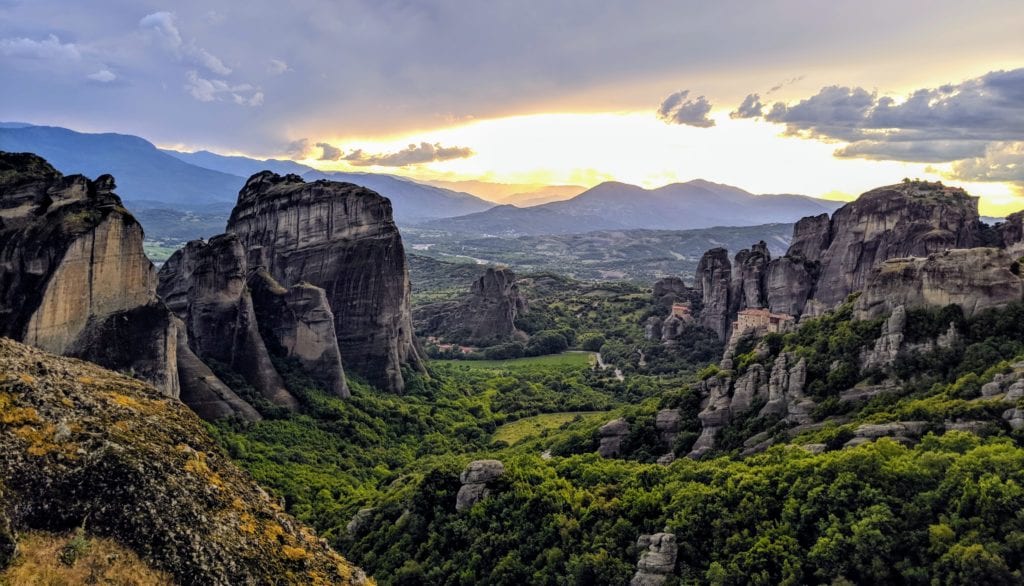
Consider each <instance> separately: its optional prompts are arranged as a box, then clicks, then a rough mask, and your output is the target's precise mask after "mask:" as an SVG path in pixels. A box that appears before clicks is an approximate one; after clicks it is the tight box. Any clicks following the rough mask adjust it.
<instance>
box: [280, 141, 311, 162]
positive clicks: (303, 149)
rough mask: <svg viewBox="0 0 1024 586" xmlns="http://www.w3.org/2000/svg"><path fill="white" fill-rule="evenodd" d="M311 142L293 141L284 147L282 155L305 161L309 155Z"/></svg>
mask: <svg viewBox="0 0 1024 586" xmlns="http://www.w3.org/2000/svg"><path fill="white" fill-rule="evenodd" d="M311 145H312V141H310V140H309V139H308V138H300V139H297V140H293V141H291V142H290V143H288V144H287V145H285V147H284V154H285V155H287V156H288V158H291V159H305V158H306V155H307V154H308V153H309V151H310V149H311V148H312V147H311Z"/></svg>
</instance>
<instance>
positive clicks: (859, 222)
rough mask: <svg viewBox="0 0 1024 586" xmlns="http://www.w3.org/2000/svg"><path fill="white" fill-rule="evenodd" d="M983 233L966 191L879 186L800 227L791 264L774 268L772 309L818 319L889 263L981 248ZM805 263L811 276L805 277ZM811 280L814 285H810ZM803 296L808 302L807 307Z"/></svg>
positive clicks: (911, 184) (924, 185)
mask: <svg viewBox="0 0 1024 586" xmlns="http://www.w3.org/2000/svg"><path fill="white" fill-rule="evenodd" d="M979 228H980V221H979V218H978V201H977V198H975V197H971V196H969V195H967V193H966V192H964V191H963V190H962V189H959V188H953V187H944V186H943V185H941V184H938V183H927V182H906V183H901V184H897V185H890V186H887V187H880V188H878V189H873V190H871V191H868V192H867V193H864V194H862V195H861V196H860V197H859V198H857V200H856V201H853V202H850V203H848V204H846V205H845V206H843V207H841V208H839V210H837V211H836V213H835V214H833V215H832V218H831V219H830V220H829V221H828V223H827V225H826V223H825V221H824V217H823V216H818V217H815V218H804V219H803V220H801V221H800V222H798V223H797V225H796V227H795V228H794V234H793V243H792V244H791V246H790V249H789V250H788V251H787V253H786V257H787V258H789V259H790V260H789V262H788V263H787V265H788V266H786V267H783V268H775V267H773V268H772V269H770V273H772V275H771V276H770V277H769V281H770V282H771V284H772V286H770V287H769V289H770V290H771V291H773V293H774V296H772V295H770V296H769V300H768V301H769V306H770V307H772V308H778V309H779V310H784V309H785V308H793V309H799V310H800V312H799V313H800V314H811V315H816V314H818V313H821V312H822V311H825V310H828V309H831V308H833V307H835V306H836V305H838V304H839V303H841V302H843V301H844V300H845V299H846V297H847V296H849V295H850V294H851V293H853V292H856V291H860V290H861V289H863V288H864V286H865V285H866V284H867V281H868V278H869V276H870V275H871V274H872V272H873V270H874V269H875V268H876V267H877V266H879V265H880V264H881V263H882V262H884V261H886V260H889V259H891V258H901V257H909V256H927V255H929V254H931V253H934V252H942V251H944V250H946V249H950V248H971V247H973V246H977V245H979V244H980V236H979ZM801 266H802V267H803V268H804V270H805V272H807V276H798V275H799V271H800V267H801ZM776 273H778V274H776ZM783 274H786V275H788V277H789V278H788V279H787V278H785V277H783V276H782V275H783ZM794 277H795V278H794ZM787 282H788V283H790V286H789V287H788V288H782V285H783V284H785V283H787ZM806 282H813V285H812V286H811V287H810V288H805V287H804V286H803V283H806ZM801 297H806V299H807V303H806V304H805V305H804V306H802V307H801V306H800V302H799V300H800V298H801Z"/></svg>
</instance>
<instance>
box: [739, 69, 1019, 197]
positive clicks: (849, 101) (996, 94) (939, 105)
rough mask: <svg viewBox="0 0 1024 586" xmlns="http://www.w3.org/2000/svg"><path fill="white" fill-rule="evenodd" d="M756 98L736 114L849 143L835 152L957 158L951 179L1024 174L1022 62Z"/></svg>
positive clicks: (877, 157) (1003, 178) (921, 158)
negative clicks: (909, 87)
mask: <svg viewBox="0 0 1024 586" xmlns="http://www.w3.org/2000/svg"><path fill="white" fill-rule="evenodd" d="M752 97H756V94H752V95H751V96H748V97H747V99H746V100H744V102H743V104H741V106H740V108H739V109H737V111H736V112H735V113H734V114H736V116H735V117H760V118H763V119H764V120H767V121H768V122H775V123H777V124H783V125H785V127H786V133H787V134H790V135H795V136H803V137H806V138H816V139H820V140H825V141H841V142H846V143H848V144H847V145H845V146H843V147H841V148H839V149H837V150H836V151H835V153H834V154H835V156H837V157H844V158H860V159H873V160H887V161H906V162H919V163H954V164H953V165H952V167H951V169H952V170H951V171H950V172H948V173H947V175H948V176H949V177H950V178H952V179H962V180H967V181H1022V180H1024V172H1022V170H1021V168H1022V165H1024V161H1022V160H1021V159H1022V151H1024V149H1022V147H1021V144H1024V143H1021V142H1020V141H1021V138H1022V137H1024V68H1021V69H1014V70H1010V71H992V72H989V73H987V74H985V75H982V76H979V77H976V78H972V79H967V80H964V81H962V82H960V83H956V84H945V85H941V86H938V87H933V88H922V89H918V90H915V91H913V92H910V93H909V94H907V95H906V96H903V97H901V98H894V97H891V96H880V95H879V94H878V93H877V92H874V91H868V90H866V89H864V88H861V87H844V86H828V87H824V88H822V89H821V90H820V91H819V92H818V93H817V94H815V95H813V96H811V97H809V98H805V99H803V100H799V101H798V102H796V103H793V104H786V103H783V102H776V103H775V104H773V105H772V107H771V108H770V109H769V110H767V111H764V109H761V111H760V113H757V112H756V110H757V108H756V103H754V102H750V100H751V98H752ZM746 106H752V107H751V108H745V107H746ZM741 113H743V115H741Z"/></svg>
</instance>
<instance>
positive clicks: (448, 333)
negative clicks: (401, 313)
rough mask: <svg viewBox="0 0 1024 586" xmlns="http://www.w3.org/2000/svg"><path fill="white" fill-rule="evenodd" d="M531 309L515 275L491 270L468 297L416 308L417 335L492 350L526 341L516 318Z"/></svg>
mask: <svg viewBox="0 0 1024 586" xmlns="http://www.w3.org/2000/svg"><path fill="white" fill-rule="evenodd" d="M528 310H529V307H528V305H527V303H526V297H524V296H523V294H522V293H521V292H520V291H519V286H518V285H517V284H516V275H515V273H513V272H512V271H511V270H509V269H506V268H497V269H496V268H488V269H487V270H486V271H485V272H484V274H482V275H480V277H479V278H477V279H476V280H475V281H473V283H472V285H471V286H470V291H469V294H468V295H465V296H463V297H462V298H460V299H456V300H453V301H441V302H438V303H431V304H429V305H423V306H420V307H419V308H417V310H416V313H415V314H414V315H413V319H414V321H415V323H416V328H417V331H419V332H420V333H421V334H423V335H429V336H436V337H438V338H440V339H442V340H444V341H446V342H453V343H458V344H470V345H481V346H490V345H493V344H497V343H501V342H507V341H509V340H512V339H513V338H517V337H518V338H523V339H525V337H526V334H524V333H522V332H520V331H519V330H517V329H516V318H517V317H518V316H519V315H521V314H524V313H526V312H527V311H528Z"/></svg>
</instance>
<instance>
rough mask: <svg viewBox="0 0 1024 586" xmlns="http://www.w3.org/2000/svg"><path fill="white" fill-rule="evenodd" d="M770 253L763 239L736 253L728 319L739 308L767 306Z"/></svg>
mask: <svg viewBox="0 0 1024 586" xmlns="http://www.w3.org/2000/svg"><path fill="white" fill-rule="evenodd" d="M771 259H772V256H771V253H769V252H768V245H767V244H765V242H764V240H762V241H760V242H758V243H757V244H755V245H753V246H752V247H750V249H743V250H741V251H739V252H738V253H736V258H735V262H733V265H732V283H731V293H730V307H729V313H730V321H732V316H734V315H735V314H736V312H738V311H739V310H741V309H747V308H751V309H760V308H762V307H767V305H768V295H767V292H766V285H767V283H766V281H767V277H768V263H769V262H770V261H771Z"/></svg>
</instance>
